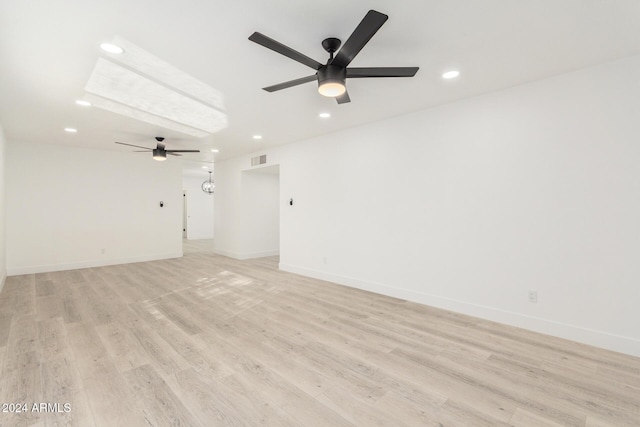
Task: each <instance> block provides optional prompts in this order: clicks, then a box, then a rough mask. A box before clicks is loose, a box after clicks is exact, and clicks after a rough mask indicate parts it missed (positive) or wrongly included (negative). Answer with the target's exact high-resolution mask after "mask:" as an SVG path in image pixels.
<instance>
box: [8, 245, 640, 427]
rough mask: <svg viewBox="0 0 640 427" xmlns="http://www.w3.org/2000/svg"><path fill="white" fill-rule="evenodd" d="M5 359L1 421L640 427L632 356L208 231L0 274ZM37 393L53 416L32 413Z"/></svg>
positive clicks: (638, 363) (639, 364)
mask: <svg viewBox="0 0 640 427" xmlns="http://www.w3.org/2000/svg"><path fill="white" fill-rule="evenodd" d="M0 366H1V367H2V375H1V376H0V403H6V404H18V403H19V404H22V403H26V404H27V405H28V410H27V412H22V413H16V412H2V413H0V425H2V426H12V427H13V426H21V425H37V426H48V425H51V426H53V425H56V426H62V425H77V426H93V425H96V426H147V425H153V426H166V425H180V426H191V425H193V426H218V425H234V426H236V425H237V426H243V425H246V426H258V425H268V426H350V425H358V426H367V427H368V426H422V425H424V426H473V427H476V426H502V425H504V426H507V425H513V426H589V427H597V426H616V427H619V426H640V359H638V358H634V357H630V356H626V355H622V354H618V353H613V352H609V351H605V350H602V349H597V348H593V347H589V346H586V345H581V344H577V343H573V342H568V341H564V340H561V339H557V338H552V337H548V336H543V335H539V334H536V333H532V332H527V331H523V330H519V329H517V328H513V327H509V326H504V325H498V324H495V323H492V322H488V321H483V320H479V319H476V318H472V317H468V316H463V315H460V314H455V313H451V312H447V311H443V310H438V309H434V308H430V307H427V306H423V305H419V304H415V303H411V302H407V301H403V300H398V299H394V298H389V297H385V296H381V295H376V294H373V293H368V292H364V291H360V290H355V289H350V288H346V287H343V286H339V285H335V284H331V283H327V282H322V281H319V280H314V279H309V278H304V277H300V276H296V275H293V274H288V273H284V272H280V271H278V269H277V258H274V257H270V258H262V259H257V260H251V261H236V260H232V259H229V258H225V257H222V256H217V255H214V254H213V253H211V252H210V251H209V246H208V244H207V242H201V243H193V242H190V243H187V244H186V246H185V256H184V257H183V258H181V259H174V260H167V261H158V262H146V263H137V264H128V265H119V266H110V267H101V268H89V269H82V270H74V271H64V272H54V273H46V274H35V275H24V276H15V277H10V278H8V279H7V282H6V284H5V288H4V290H3V291H2V293H1V294H0ZM41 402H45V403H50V404H56V403H57V404H59V407H58V408H56V407H55V405H51V406H50V408H49V409H57V410H59V411H61V412H33V411H32V409H33V407H32V405H33V404H34V403H41ZM65 403H68V404H70V406H71V408H70V409H71V410H70V412H64V406H63V405H64V404H65ZM7 409H10V408H7ZM14 409H15V407H14Z"/></svg>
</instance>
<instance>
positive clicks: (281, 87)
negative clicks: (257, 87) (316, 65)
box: [262, 74, 318, 92]
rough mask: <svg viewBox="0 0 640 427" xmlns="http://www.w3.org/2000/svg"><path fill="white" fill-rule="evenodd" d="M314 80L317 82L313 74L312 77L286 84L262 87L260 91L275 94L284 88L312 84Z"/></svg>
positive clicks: (316, 77)
mask: <svg viewBox="0 0 640 427" xmlns="http://www.w3.org/2000/svg"><path fill="white" fill-rule="evenodd" d="M315 80H318V76H316V75H315V74H314V75H312V76H307V77H301V78H299V79H295V80H289V81H288V82H284V83H278V84H277V85H273V86H267V87H263V88H262V89H263V90H266V91H267V92H275V91H277V90H282V89H286V88H289V87H293V86H298V85H301V84H303V83H309V82H312V81H315Z"/></svg>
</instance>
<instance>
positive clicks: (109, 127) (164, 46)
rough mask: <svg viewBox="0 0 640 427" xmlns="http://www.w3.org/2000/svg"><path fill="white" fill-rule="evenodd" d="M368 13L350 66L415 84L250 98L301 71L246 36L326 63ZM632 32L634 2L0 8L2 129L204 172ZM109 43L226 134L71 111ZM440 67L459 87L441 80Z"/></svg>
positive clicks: (561, 64)
mask: <svg viewBox="0 0 640 427" xmlns="http://www.w3.org/2000/svg"><path fill="white" fill-rule="evenodd" d="M369 9H375V10H378V11H380V12H382V13H385V14H387V15H389V20H388V21H387V23H386V24H385V25H384V26H383V27H382V28H381V30H380V31H379V32H378V33H377V34H376V35H375V36H374V37H373V39H372V40H371V41H370V42H369V44H368V45H367V46H366V47H365V48H364V49H363V50H362V51H361V52H360V54H359V55H358V57H357V58H356V59H355V60H354V61H353V62H352V64H351V65H352V66H356V67H368V66H419V67H420V71H419V72H418V74H417V75H416V77H414V78H405V79H352V80H349V81H348V87H349V94H350V96H351V100H352V102H351V103H349V104H343V105H337V104H336V102H335V101H334V100H332V99H328V98H324V97H322V96H320V95H319V94H318V93H317V89H316V85H315V83H307V84H305V85H301V86H297V87H294V88H290V89H286V90H283V91H280V92H275V93H267V92H265V91H263V90H261V88H262V87H264V86H268V85H272V84H276V83H280V82H283V81H286V80H290V79H294V78H298V77H303V76H307V75H310V74H313V70H311V69H310V68H307V67H305V66H303V65H301V64H299V63H296V62H294V61H292V60H290V59H288V58H286V57H284V56H281V55H279V54H276V53H275V52H272V51H270V50H267V49H266V48H264V47H262V46H259V45H257V44H255V43H252V42H250V41H249V40H248V39H247V38H248V37H249V35H251V33H253V32H254V31H260V32H262V33H264V34H266V35H268V36H270V37H272V38H274V39H276V40H278V41H280V42H282V43H284V44H286V45H288V46H290V47H292V48H294V49H296V50H298V51H300V52H302V53H304V54H306V55H308V56H310V57H312V58H314V59H316V60H318V61H320V62H325V61H326V59H327V54H326V53H325V52H324V50H323V49H322V47H321V45H320V42H321V41H322V40H323V39H324V38H326V37H338V38H340V39H342V40H343V41H344V40H346V39H347V38H348V36H349V35H350V34H351V32H352V31H353V29H354V28H355V27H356V25H357V24H358V23H359V22H360V20H361V19H362V18H363V16H364V15H365V13H366V12H367V11H368V10H369ZM639 24H640V1H638V0H562V1H559V0H528V1H527V0H522V1H514V0H482V1H478V0H439V1H406V0H397V1H393V2H391V1H381V0H371V1H366V2H365V1H356V0H352V1H344V0H340V1H338V0H324V1H317V0H316V1H308V0H299V1H292V0H270V1H264V0H242V1H221V0H182V1H180V2H178V1H158V0H109V1H100V0H52V1H42V0H19V1H18V0H3V1H1V2H0V123H1V124H2V126H3V128H4V132H5V136H6V137H7V139H9V140H12V141H14V140H15V141H25V142H42V143H51V144H66V145H80V146H87V147H96V148H101V149H113V150H128V148H127V147H122V146H117V145H116V144H114V143H113V142H114V141H122V142H128V143H132V144H138V145H148V146H152V145H154V143H155V141H154V140H153V137H154V136H164V137H166V138H167V140H166V142H167V145H168V148H178V149H179V148H199V149H201V150H202V151H203V153H202V154H200V155H185V157H184V158H185V159H186V158H187V156H189V157H188V158H189V159H193V160H202V161H207V162H212V161H214V155H213V154H212V153H211V149H212V148H216V149H219V150H220V152H219V153H218V154H216V155H215V159H224V158H229V157H232V156H235V155H238V154H241V153H248V152H253V151H257V150H260V149H261V148H264V147H268V146H274V145H280V144H285V143H289V142H293V141H296V140H301V139H305V138H309V137H313V136H316V135H320V134H325V133H328V132H333V131H335V130H338V129H342V128H347V127H351V126H355V125H358V124H363V123H367V122H372V121H375V120H380V119H384V118H387V117H392V116H397V115H400V114H404V113H407V112H411V111H416V110H420V109H425V108H429V107H433V106H436V105H439V104H443V103H447V102H451V101H454V100H458V99H461V98H465V97H470V96H474V95H477V94H481V93H484V92H488V91H493V90H498V89H501V88H506V87H510V86H514V85H517V84H521V83H525V82H528V81H533V80H538V79H542V78H545V77H548V76H552V75H556V74H560V73H564V72H567V71H570V70H574V69H578V68H582V67H586V66H590V65H594V64H597V63H601V62H606V61H609V60H613V59H616V58H621V57H625V56H629V55H633V54H637V53H640V31H638V28H640V26H639ZM116 36H120V37H124V38H125V39H127V40H129V41H130V42H132V43H134V44H136V45H137V46H139V47H141V48H143V49H145V50H146V51H147V52H150V53H152V54H153V55H155V56H157V57H158V58H160V59H162V60H163V61H166V62H167V63H169V64H171V65H173V66H174V67H176V68H178V69H180V70H182V71H183V72H186V73H188V74H190V75H191V76H193V77H195V78H196V79H199V80H201V81H202V82H204V83H206V84H208V85H210V86H212V87H213V88H215V89H217V90H219V91H221V92H222V93H223V95H224V102H225V105H226V112H227V115H228V121H229V126H228V127H227V128H226V129H224V130H223V131H220V132H219V133H216V134H214V135H210V136H207V137H204V138H195V137H190V136H188V135H185V134H181V133H179V132H177V131H171V130H167V129H163V128H161V127H159V126H157V125H150V124H147V123H144V122H140V121H137V120H134V119H131V118H126V117H124V116H120V115H117V114H115V113H111V112H108V111H105V110H101V109H98V108H89V109H87V108H82V107H79V106H77V105H75V104H74V101H75V100H76V99H78V98H81V97H82V96H83V95H84V87H85V84H86V83H87V81H88V79H89V76H90V75H91V72H92V70H93V67H94V65H95V64H96V62H97V60H98V58H99V57H101V56H104V55H103V53H102V52H101V51H100V49H99V47H98V45H99V44H100V43H101V42H104V41H110V40H112V39H113V38H114V37H116ZM452 68H457V69H459V70H460V72H461V76H460V77H459V78H458V79H456V80H455V81H444V80H442V79H441V78H440V75H441V74H442V72H444V71H446V70H449V69H452ZM320 112H330V113H331V114H332V117H331V118H330V119H319V118H318V113H320ZM67 126H71V127H76V128H77V129H78V133H77V134H67V133H65V132H64V131H63V128H64V127H67ZM256 133H258V134H261V135H263V136H264V137H263V139H262V140H260V141H255V140H253V139H252V135H254V134H256ZM132 155H142V154H132ZM149 160H150V161H152V160H151V158H150V159H149ZM168 161H175V159H174V158H170V159H169V160H168ZM184 164H185V170H195V171H199V172H201V173H203V174H204V175H206V172H204V171H203V170H202V169H200V168H201V164H198V163H196V162H190V161H185V162H184Z"/></svg>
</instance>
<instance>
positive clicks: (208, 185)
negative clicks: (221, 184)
mask: <svg viewBox="0 0 640 427" xmlns="http://www.w3.org/2000/svg"><path fill="white" fill-rule="evenodd" d="M214 188H215V185H214V184H213V180H212V179H211V171H209V180H208V181H205V182H203V183H202V191H204V192H205V193H207V194H213V189H214Z"/></svg>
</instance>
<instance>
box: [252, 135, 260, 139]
mask: <svg viewBox="0 0 640 427" xmlns="http://www.w3.org/2000/svg"><path fill="white" fill-rule="evenodd" d="M253 139H262V135H253Z"/></svg>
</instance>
